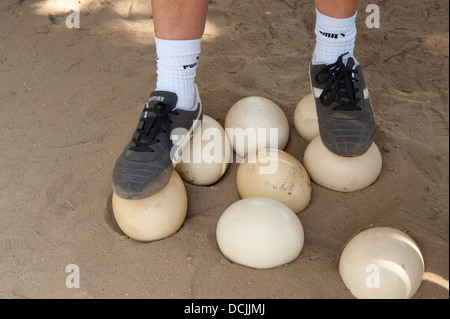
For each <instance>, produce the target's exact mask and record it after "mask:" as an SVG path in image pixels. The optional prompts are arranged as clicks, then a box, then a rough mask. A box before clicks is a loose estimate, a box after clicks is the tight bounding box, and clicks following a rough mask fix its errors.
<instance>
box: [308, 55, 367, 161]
mask: <svg viewBox="0 0 450 319" xmlns="http://www.w3.org/2000/svg"><path fill="white" fill-rule="evenodd" d="M346 54H347V53H346ZM346 54H343V55H341V56H340V57H339V58H338V60H337V62H336V63H333V64H330V65H325V64H320V65H313V64H312V63H311V64H310V72H309V73H310V81H311V89H312V92H313V95H314V98H315V100H316V109H317V117H318V119H319V131H320V137H321V139H322V141H323V143H324V145H325V146H326V147H327V148H328V149H329V150H330V151H331V152H333V153H335V154H337V155H339V156H358V155H362V154H364V153H365V152H366V151H367V150H368V149H369V147H370V146H371V145H372V142H373V138H374V135H375V121H374V114H373V109H372V103H371V101H370V96H369V90H368V88H367V86H366V83H365V81H364V77H363V75H362V71H361V66H360V65H358V66H356V67H355V60H354V59H353V58H348V60H347V65H345V64H344V62H343V56H345V55H346Z"/></svg>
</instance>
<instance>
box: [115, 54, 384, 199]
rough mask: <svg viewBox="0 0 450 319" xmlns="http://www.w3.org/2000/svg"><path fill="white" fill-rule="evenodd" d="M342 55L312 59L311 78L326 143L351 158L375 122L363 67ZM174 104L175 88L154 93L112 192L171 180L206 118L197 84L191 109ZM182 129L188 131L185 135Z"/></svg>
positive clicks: (147, 192)
mask: <svg viewBox="0 0 450 319" xmlns="http://www.w3.org/2000/svg"><path fill="white" fill-rule="evenodd" d="M344 56H345V54H344V55H342V56H340V57H339V58H338V60H337V61H336V62H335V63H333V64H330V65H313V64H311V65H310V81H311V89H312V93H313V94H314V98H315V101H316V109H317V116H318V121H319V131H320V136H321V139H322V141H323V143H324V145H325V146H326V147H327V148H328V149H329V150H330V151H331V152H333V153H335V154H337V155H339V156H346V157H350V156H359V155H362V154H364V153H365V152H366V151H367V150H368V149H369V147H370V146H371V145H372V142H373V138H374V134H375V122H374V114H373V109H372V104H371V100H370V96H369V90H368V88H367V85H366V83H365V81H364V77H363V74H362V71H361V66H360V65H357V66H355V61H354V59H353V58H348V59H347V63H346V64H345V63H344ZM176 104H177V96H176V94H174V93H171V92H166V91H154V92H152V93H151V94H150V98H149V101H148V102H147V103H146V104H145V108H144V110H143V112H142V114H141V118H140V120H139V123H138V126H137V128H136V130H135V132H134V134H133V136H132V138H131V140H130V141H129V143H128V144H127V145H126V146H125V148H124V149H123V151H122V153H121V154H120V156H119V158H118V159H117V161H116V164H115V167H114V171H113V191H114V192H115V193H116V195H117V196H119V197H121V198H124V199H142V198H146V197H149V196H151V195H153V194H155V193H156V192H158V191H159V190H161V189H162V188H163V187H164V186H165V185H167V183H168V182H169V179H170V177H171V175H172V171H173V168H174V165H175V163H177V161H178V159H179V155H180V152H181V149H182V148H183V146H184V145H185V144H186V143H187V142H189V139H190V138H191V136H193V135H194V134H195V132H197V130H198V129H200V126H201V125H200V124H201V120H202V117H203V106H202V102H201V100H200V96H199V93H198V89H197V90H196V96H195V104H194V108H193V109H192V110H184V109H177V108H176ZM180 131H182V132H184V134H182V135H181V136H182V138H181V140H180ZM174 132H177V134H174ZM174 135H176V138H177V142H176V143H174V142H173V139H174Z"/></svg>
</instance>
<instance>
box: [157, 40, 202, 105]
mask: <svg viewBox="0 0 450 319" xmlns="http://www.w3.org/2000/svg"><path fill="white" fill-rule="evenodd" d="M200 45H201V39H194V40H163V39H158V38H156V37H155V46H156V55H157V60H156V66H157V71H156V72H157V75H158V77H157V81H156V90H158V91H169V92H173V93H175V94H176V95H177V96H178V102H177V106H176V107H177V108H181V109H193V108H194V107H195V106H196V105H194V100H195V76H196V70H197V66H198V58H199V55H200V51H201V50H200Z"/></svg>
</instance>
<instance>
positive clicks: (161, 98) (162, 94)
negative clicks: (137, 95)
mask: <svg viewBox="0 0 450 319" xmlns="http://www.w3.org/2000/svg"><path fill="white" fill-rule="evenodd" d="M177 101H178V96H177V95H176V94H175V93H172V92H168V91H153V92H152V93H151V94H150V98H149V102H150V106H152V105H155V104H156V103H159V102H161V103H164V104H166V105H168V106H169V107H171V108H175V106H176V105H177Z"/></svg>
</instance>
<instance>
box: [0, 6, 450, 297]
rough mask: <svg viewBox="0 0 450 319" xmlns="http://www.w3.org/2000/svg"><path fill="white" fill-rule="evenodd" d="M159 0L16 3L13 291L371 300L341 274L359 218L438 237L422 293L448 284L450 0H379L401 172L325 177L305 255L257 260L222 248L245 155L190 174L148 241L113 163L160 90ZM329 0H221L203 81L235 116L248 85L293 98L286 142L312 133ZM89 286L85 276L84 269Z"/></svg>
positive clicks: (430, 245)
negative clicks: (204, 178) (318, 10)
mask: <svg viewBox="0 0 450 319" xmlns="http://www.w3.org/2000/svg"><path fill="white" fill-rule="evenodd" d="M149 2H150V1H143V0H141V1H138V0H134V1H133V0H115V1H113V0H83V1H80V4H79V6H80V9H81V14H80V28H73V29H69V28H66V26H65V24H64V23H63V24H61V25H56V24H52V23H51V22H50V20H49V18H48V14H49V13H50V14H60V13H63V12H65V9H66V5H69V4H76V3H78V1H69V0H67V1H56V0H53V1H51V0H46V1H39V0H37V1H32V0H26V1H24V2H23V3H22V4H21V5H20V4H19V3H18V1H6V0H1V1H0V105H1V107H0V114H1V116H0V132H1V133H0V145H2V147H3V152H2V154H1V156H0V167H1V170H0V218H1V222H0V297H2V298H168V299H169V298H214V299H216V298H217V299H220V298H262V299H264V298H281V299H295V298H299V299H300V298H314V299H315V298H325V299H329V298H337V299H344V298H353V296H352V295H351V293H350V292H349V291H348V289H347V288H346V287H345V285H344V283H343V281H342V280H341V278H340V276H339V273H338V262H339V256H340V252H341V251H342V249H343V247H344V246H345V244H346V242H347V241H348V240H349V239H350V238H351V237H352V236H353V235H355V234H356V233H357V232H359V231H361V230H364V229H367V228H370V227H373V226H388V227H393V228H397V229H399V230H401V231H404V232H405V233H407V234H408V235H409V236H411V237H412V238H413V239H414V240H415V241H416V242H417V244H418V246H419V247H420V249H421V251H422V254H423V257H424V260H425V268H426V272H425V275H424V280H423V283H422V286H421V287H420V289H419V291H418V292H417V294H416V295H415V296H414V298H417V299H428V298H437V299H443V298H448V296H449V291H448V279H449V258H448V252H449V245H448V239H449V228H448V225H449V224H448V221H449V218H448V216H449V199H448V194H449V138H448V137H449V103H448V99H449V78H448V68H449V43H448V42H449V35H448V34H449V33H448V32H449V20H448V10H449V3H448V1H443V0H430V1H419V0H413V1H399V0H391V1H373V2H374V3H377V4H378V5H379V8H380V14H381V19H380V28H367V27H366V24H365V20H366V17H367V16H368V15H369V13H366V11H365V8H366V6H367V5H368V4H370V3H371V2H370V1H361V3H360V12H359V15H358V19H357V25H358V37H357V48H356V50H355V54H356V57H357V59H358V60H359V62H360V63H361V65H362V66H363V69H364V72H365V78H366V81H367V82H368V84H369V88H370V92H371V97H372V101H373V104H374V110H375V115H376V124H377V132H376V136H375V142H376V144H377V145H378V146H379V148H380V150H381V153H382V157H383V169H382V172H381V174H380V177H379V178H378V180H377V181H376V182H375V183H374V184H373V185H371V186H370V187H368V188H366V189H363V190H361V191H356V192H353V193H345V194H344V193H338V192H334V191H331V190H328V189H325V188H323V187H321V186H319V185H317V184H315V183H313V197H312V200H311V202H310V204H309V206H308V207H307V209H306V210H304V211H303V212H301V213H300V214H298V217H299V219H300V220H301V222H302V224H303V227H304V229H305V245H304V248H303V250H302V252H301V254H300V256H299V257H298V258H297V259H296V260H294V261H293V262H292V263H290V264H289V265H286V266H282V267H279V268H276V269H270V270H255V269H250V268H248V267H245V266H240V265H237V264H234V263H230V262H229V261H228V260H226V259H225V258H224V256H223V255H222V254H221V252H220V250H219V249H218V246H217V243H216V239H215V228H216V225H217V222H218V219H219V217H220V215H221V213H222V212H223V211H224V210H225V209H226V208H227V207H228V206H229V205H231V204H232V203H234V202H236V201H237V200H239V194H238V191H237V188H236V183H235V174H236V171H237V167H238V164H237V163H233V164H231V165H230V166H229V168H228V171H227V172H226V174H225V175H224V177H223V178H222V179H221V180H220V182H219V183H217V184H215V185H213V186H211V187H198V186H192V185H189V184H186V189H187V192H188V198H189V208H188V215H187V218H186V220H185V223H184V225H183V226H182V228H181V229H180V230H179V231H178V232H177V233H176V234H174V235H173V236H171V237H169V238H166V239H164V240H160V241H157V242H152V243H140V242H137V241H135V240H132V239H130V238H129V237H127V236H126V235H125V234H124V233H122V232H121V230H120V229H119V228H118V227H117V225H116V223H115V220H114V217H113V214H112V206H111V198H112V190H111V175H112V169H113V165H114V163H115V160H116V158H117V156H118V155H119V154H120V152H121V150H122V148H123V147H124V145H125V144H126V142H127V141H128V139H129V138H130V136H131V134H132V131H133V130H134V128H135V126H136V123H137V120H138V118H139V115H140V113H141V111H142V109H143V106H144V103H145V102H146V101H147V98H148V94H149V93H150V91H152V90H153V89H154V86H155V81H156V79H155V58H156V56H155V48H154V33H153V21H152V19H151V10H150V7H149ZM314 22H315V13H314V6H313V2H312V1H299V0H286V1H270V0H262V1H261V0H259V1H256V0H245V1H233V0H213V1H211V5H210V8H209V16H208V23H207V27H206V32H205V36H204V41H203V44H202V55H201V59H200V65H199V68H198V77H197V84H198V86H199V88H200V92H201V96H202V99H203V103H204V110H205V114H207V115H209V116H211V117H213V118H215V119H216V120H217V121H218V122H219V123H220V124H222V125H223V124H224V120H225V117H226V114H227V111H228V109H229V108H230V107H231V106H232V105H233V104H234V103H235V102H236V101H238V100H239V99H241V98H244V97H247V96H263V97H266V98H268V99H271V100H272V101H274V102H275V103H277V104H278V105H279V106H280V107H281V108H282V109H283V111H284V112H285V114H286V116H287V117H288V119H289V124H290V128H291V129H290V139H289V143H288V145H287V147H286V149H285V150H286V151H287V152H288V153H290V154H291V155H293V156H295V157H296V158H297V159H298V160H300V161H301V162H302V157H303V153H304V151H305V148H306V147H307V145H308V144H307V142H306V141H304V140H303V139H302V138H301V137H300V136H299V135H298V133H297V132H296V130H295V128H294V123H293V114H294V110H295V107H296V105H297V103H298V102H299V101H300V99H301V98H303V97H304V96H305V95H306V94H307V93H309V91H310V87H309V76H308V64H309V61H310V57H311V54H312V51H313V49H314V41H315V39H314V33H313V30H314ZM71 264H74V265H77V266H78V269H79V274H80V288H67V287H66V278H67V276H68V275H69V274H70V273H68V272H66V267H67V266H68V265H71Z"/></svg>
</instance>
